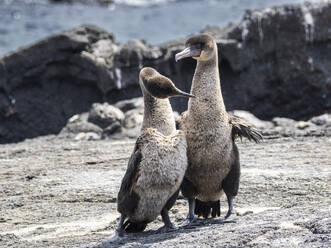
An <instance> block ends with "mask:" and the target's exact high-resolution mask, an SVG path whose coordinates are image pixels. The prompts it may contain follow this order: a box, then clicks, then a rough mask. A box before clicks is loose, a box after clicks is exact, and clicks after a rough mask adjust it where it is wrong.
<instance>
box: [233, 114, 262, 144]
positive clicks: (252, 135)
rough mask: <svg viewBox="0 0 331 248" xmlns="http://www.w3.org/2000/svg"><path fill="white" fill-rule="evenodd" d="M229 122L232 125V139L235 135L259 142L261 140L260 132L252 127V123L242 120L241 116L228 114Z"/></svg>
mask: <svg viewBox="0 0 331 248" xmlns="http://www.w3.org/2000/svg"><path fill="white" fill-rule="evenodd" d="M229 123H230V125H231V126H232V139H233V140H235V139H236V138H237V137H239V138H240V139H242V137H245V138H247V139H248V140H250V141H255V142H256V143H259V142H260V141H261V140H263V136H262V134H261V133H260V132H259V131H258V130H257V129H256V128H255V127H253V125H252V124H250V123H248V122H246V121H244V120H243V119H242V118H240V117H238V116H234V115H229Z"/></svg>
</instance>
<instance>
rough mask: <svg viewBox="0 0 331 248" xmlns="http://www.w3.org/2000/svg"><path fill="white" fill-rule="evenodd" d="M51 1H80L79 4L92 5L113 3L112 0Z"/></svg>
mask: <svg viewBox="0 0 331 248" xmlns="http://www.w3.org/2000/svg"><path fill="white" fill-rule="evenodd" d="M49 2H51V3H70V4H75V3H80V4H89V5H94V4H99V5H109V4H112V3H114V1H113V0H49Z"/></svg>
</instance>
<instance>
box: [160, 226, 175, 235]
mask: <svg viewBox="0 0 331 248" xmlns="http://www.w3.org/2000/svg"><path fill="white" fill-rule="evenodd" d="M178 229H179V228H178V227H175V226H174V225H171V226H166V225H164V226H163V227H160V228H159V229H157V230H156V232H155V233H157V234H159V233H168V232H173V231H176V230H178Z"/></svg>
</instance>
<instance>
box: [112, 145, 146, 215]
mask: <svg viewBox="0 0 331 248" xmlns="http://www.w3.org/2000/svg"><path fill="white" fill-rule="evenodd" d="M141 160H142V154H141V151H140V149H139V145H138V142H137V143H136V145H135V148H134V150H133V152H132V155H131V157H130V160H129V163H128V167H127V170H126V172H125V175H124V177H123V179H122V183H121V188H120V191H119V192H118V196H117V210H118V211H119V212H120V213H121V214H125V215H130V214H132V213H133V212H134V210H135V208H136V207H137V206H138V203H139V196H138V195H137V194H136V193H135V192H134V187H135V184H136V183H137V180H138V178H139V165H140V162H141Z"/></svg>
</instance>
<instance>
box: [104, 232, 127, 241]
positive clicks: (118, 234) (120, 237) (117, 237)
mask: <svg viewBox="0 0 331 248" xmlns="http://www.w3.org/2000/svg"><path fill="white" fill-rule="evenodd" d="M126 235H127V234H126V233H125V231H117V230H116V231H115V233H114V235H113V236H111V237H110V238H108V239H106V240H105V241H103V242H102V245H107V244H109V243H115V242H119V241H121V240H123V239H124V238H125V236H126Z"/></svg>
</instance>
